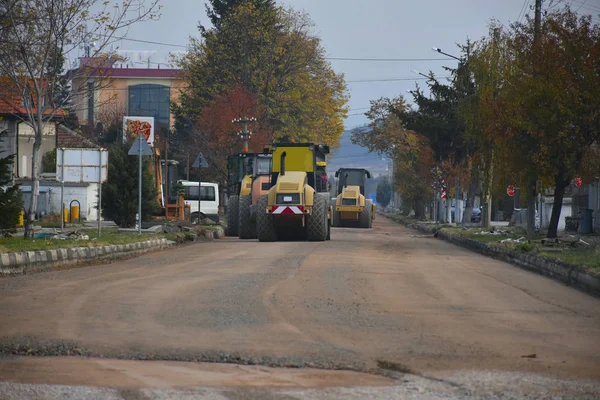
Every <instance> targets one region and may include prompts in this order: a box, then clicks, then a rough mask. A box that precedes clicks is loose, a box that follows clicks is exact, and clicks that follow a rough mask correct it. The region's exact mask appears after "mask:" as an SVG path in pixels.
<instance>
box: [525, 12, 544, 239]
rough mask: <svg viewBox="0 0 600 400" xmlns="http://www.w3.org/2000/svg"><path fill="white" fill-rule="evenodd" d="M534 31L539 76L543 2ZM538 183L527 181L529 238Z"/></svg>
mask: <svg viewBox="0 0 600 400" xmlns="http://www.w3.org/2000/svg"><path fill="white" fill-rule="evenodd" d="M534 24H535V25H534V31H533V72H534V75H538V73H537V70H538V68H539V64H540V60H539V57H540V48H539V47H540V40H541V34H542V0H535V17H534ZM536 183H537V176H536V174H535V173H534V172H530V174H529V177H528V179H527V236H529V237H533V236H534V235H535V207H536V204H535V203H536Z"/></svg>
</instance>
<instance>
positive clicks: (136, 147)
mask: <svg viewBox="0 0 600 400" xmlns="http://www.w3.org/2000/svg"><path fill="white" fill-rule="evenodd" d="M140 148H141V155H143V156H151V155H152V149H151V148H150V146H149V145H148V142H147V141H146V140H145V138H144V135H138V137H137V138H136V139H135V142H133V145H131V148H130V149H129V152H128V153H127V154H128V155H130V156H137V155H139V154H140Z"/></svg>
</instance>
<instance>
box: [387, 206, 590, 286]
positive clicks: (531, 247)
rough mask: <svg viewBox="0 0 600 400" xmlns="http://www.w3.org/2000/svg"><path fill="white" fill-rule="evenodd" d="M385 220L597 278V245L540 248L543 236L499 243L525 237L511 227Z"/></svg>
mask: <svg viewBox="0 0 600 400" xmlns="http://www.w3.org/2000/svg"><path fill="white" fill-rule="evenodd" d="M382 215H384V216H385V217H387V218H389V219H391V220H393V221H396V222H402V223H406V224H422V225H427V226H430V227H433V228H435V229H440V230H443V231H445V232H448V233H451V234H454V235H460V236H462V237H465V238H468V239H472V240H476V241H478V242H482V243H485V244H487V245H488V246H503V247H506V248H511V249H514V250H517V251H521V252H524V253H534V254H537V255H540V256H542V257H545V258H547V259H551V260H560V261H562V262H564V263H566V264H569V265H575V266H579V267H581V268H583V269H584V270H585V271H586V272H588V273H589V274H590V275H593V276H596V277H600V244H598V243H596V244H594V243H592V241H591V240H590V241H589V242H590V245H589V246H586V245H577V246H576V247H573V246H566V247H561V248H559V249H556V250H555V249H552V248H547V247H543V246H541V245H540V244H539V243H538V242H539V241H540V240H541V239H543V238H544V237H545V236H543V235H538V236H536V237H534V238H533V239H531V240H524V241H522V242H521V243H501V241H502V240H504V239H513V240H515V239H519V238H522V237H526V236H527V235H526V233H525V231H524V230H523V229H521V228H514V227H495V228H494V229H495V230H499V231H505V230H506V231H509V233H508V234H495V235H493V234H487V235H486V234H483V235H482V234H478V233H480V232H482V231H486V230H487V231H490V229H491V228H488V229H485V228H482V227H481V226H476V227H455V226H451V225H447V224H434V223H431V222H425V221H420V220H417V219H415V218H410V217H406V216H404V215H400V214H396V213H389V212H382ZM582 239H583V240H586V236H582Z"/></svg>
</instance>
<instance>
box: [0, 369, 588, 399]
mask: <svg viewBox="0 0 600 400" xmlns="http://www.w3.org/2000/svg"><path fill="white" fill-rule="evenodd" d="M462 379H463V380H465V382H463V383H464V386H463V387H454V386H450V385H447V384H444V383H443V382H435V381H431V380H427V379H424V378H419V377H411V378H409V379H407V380H404V381H403V382H402V383H401V384H399V385H396V386H381V387H338V388H327V389H301V388H300V389H278V388H208V387H197V388H190V389H181V390H180V389H155V388H143V389H122V388H120V389H118V388H104V387H86V386H62V385H43V384H16V383H9V382H5V383H0V398H2V399H5V400H21V399H36V400H59V399H60V400H63V399H66V400H71V399H73V400H75V399H83V398H85V399H92V400H159V399H161V400H162V399H166V400H171V399H173V400H175V399H177V400H274V399H278V400H308V399H311V400H334V399H344V400H359V399H360V400H363V399H371V400H384V399H385V400H389V399H406V400H466V399H477V400H479V399H481V400H512V399H515V400H516V399H524V398H526V399H528V400H549V399H550V400H571V399H577V400H588V399H589V400H595V399H597V398H598V397H597V395H598V392H597V391H594V389H597V386H595V385H594V384H591V383H590V384H586V383H582V382H571V383H569V386H568V387H564V386H563V387H561V385H564V383H557V382H554V381H552V380H549V379H546V378H542V377H537V376H529V375H525V376H524V375H521V374H511V373H509V374H505V373H498V372H481V373H471V372H469V373H465V374H463V376H462ZM469 381H472V382H471V383H469ZM488 384H493V385H492V386H488Z"/></svg>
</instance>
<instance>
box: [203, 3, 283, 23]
mask: <svg viewBox="0 0 600 400" xmlns="http://www.w3.org/2000/svg"><path fill="white" fill-rule="evenodd" d="M248 3H252V4H253V5H254V6H255V7H256V8H258V9H265V10H269V9H270V10H274V9H275V1H274V0H209V4H206V15H208V18H209V19H210V22H211V23H212V24H213V26H214V27H215V28H220V26H221V21H222V20H223V19H224V18H227V16H228V14H229V13H231V11H232V10H234V9H235V7H237V6H240V5H243V4H248Z"/></svg>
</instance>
